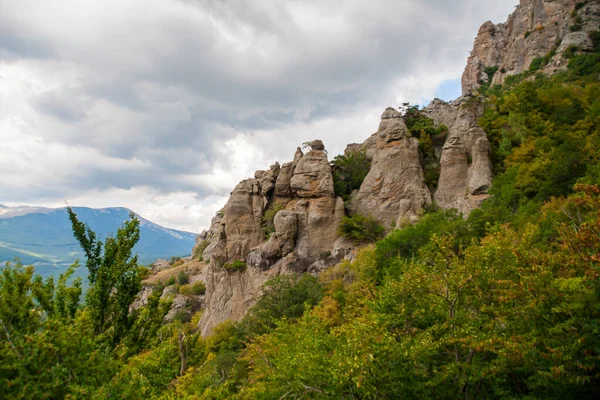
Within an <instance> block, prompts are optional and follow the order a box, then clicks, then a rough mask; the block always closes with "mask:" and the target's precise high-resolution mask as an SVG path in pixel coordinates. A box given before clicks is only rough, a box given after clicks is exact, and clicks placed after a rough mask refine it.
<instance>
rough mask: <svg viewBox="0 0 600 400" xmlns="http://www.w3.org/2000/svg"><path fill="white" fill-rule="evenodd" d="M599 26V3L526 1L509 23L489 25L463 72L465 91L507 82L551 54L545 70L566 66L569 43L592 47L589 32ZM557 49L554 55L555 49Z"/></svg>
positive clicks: (470, 91) (578, 46)
mask: <svg viewBox="0 0 600 400" xmlns="http://www.w3.org/2000/svg"><path fill="white" fill-rule="evenodd" d="M599 25H600V3H599V2H598V1H590V0H588V1H578V0H521V2H520V4H519V5H518V6H517V7H516V10H515V12H514V13H513V14H511V15H510V16H509V17H508V21H507V22H505V23H501V24H497V25H494V24H493V23H492V22H489V21H488V22H486V23H484V24H483V25H482V26H481V28H480V29H479V32H478V33H477V37H476V39H475V45H474V47H473V51H472V52H471V55H470V56H469V59H468V62H467V66H466V68H465V71H464V73H463V76H462V89H463V95H468V94H471V93H473V91H474V90H475V89H477V88H478V87H479V86H480V85H481V84H483V83H487V82H490V79H491V83H492V84H502V83H503V82H504V81H505V79H506V77H507V76H510V75H516V74H520V73H522V72H524V71H526V70H527V69H529V67H530V65H531V62H532V61H533V60H534V59H536V58H538V57H544V56H546V55H551V57H550V61H549V62H548V64H547V65H546V66H544V69H543V72H544V73H552V72H555V71H557V70H561V69H564V68H566V66H567V60H565V58H564V57H563V56H562V54H563V52H564V51H565V50H566V49H567V48H569V46H576V47H572V48H576V49H578V50H580V51H585V50H588V49H590V48H591V41H590V39H589V36H588V33H589V32H591V31H594V30H597V29H598V26H599ZM551 52H553V53H554V54H553V53H551Z"/></svg>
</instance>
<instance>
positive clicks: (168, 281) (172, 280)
mask: <svg viewBox="0 0 600 400" xmlns="http://www.w3.org/2000/svg"><path fill="white" fill-rule="evenodd" d="M175 282H177V280H176V279H175V277H174V276H172V277H170V278H169V279H167V282H166V283H165V286H171V285H174V284H175Z"/></svg>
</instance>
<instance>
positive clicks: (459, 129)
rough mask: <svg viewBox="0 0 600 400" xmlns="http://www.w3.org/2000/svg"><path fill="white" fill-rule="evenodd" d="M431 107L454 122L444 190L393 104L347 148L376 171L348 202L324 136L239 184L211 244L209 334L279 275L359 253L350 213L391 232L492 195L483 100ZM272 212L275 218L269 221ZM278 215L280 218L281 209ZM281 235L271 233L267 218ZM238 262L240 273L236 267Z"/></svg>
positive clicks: (313, 269) (205, 327) (444, 153)
mask: <svg viewBox="0 0 600 400" xmlns="http://www.w3.org/2000/svg"><path fill="white" fill-rule="evenodd" d="M424 112H425V113H426V114H427V115H428V116H429V117H430V118H432V119H433V120H434V121H435V122H436V123H437V124H442V123H443V124H447V125H448V126H449V130H448V132H449V133H448V137H447V140H446V143H445V145H444V146H443V147H441V148H440V149H438V150H439V151H438V154H439V155H440V160H439V162H440V182H439V184H438V187H439V189H438V190H437V191H436V192H435V193H431V192H430V190H429V188H428V187H427V186H426V184H425V179H424V173H423V162H422V155H421V152H420V150H419V141H418V139H417V138H415V137H412V136H411V134H410V132H409V130H408V129H407V126H406V123H405V121H404V118H403V115H402V114H401V113H400V112H399V111H398V110H395V109H393V108H387V109H386V110H385V111H384V112H383V114H382V116H381V122H380V124H379V128H378V130H377V132H375V133H374V134H373V135H371V136H370V137H369V138H368V139H367V140H366V141H365V142H364V143H361V144H350V145H348V147H347V149H346V153H350V152H352V151H356V150H362V151H364V152H365V154H366V156H367V158H368V159H369V160H370V161H371V168H370V170H369V172H368V174H367V176H366V178H365V179H364V181H363V183H362V185H361V187H360V189H359V190H358V191H356V192H355V193H353V195H352V197H351V199H350V201H349V202H348V203H347V204H345V203H344V201H343V200H342V199H341V198H340V197H338V196H336V193H335V190H334V181H333V175H332V169H331V166H330V163H329V161H328V157H327V153H326V151H325V146H324V144H323V143H322V142H321V141H320V140H315V141H312V142H309V143H307V146H306V147H307V148H308V152H306V153H303V152H302V150H301V149H300V148H298V149H297V150H296V153H295V154H294V159H293V161H291V162H288V163H285V164H283V165H279V164H278V163H276V164H274V165H272V166H271V167H270V168H269V169H268V170H259V171H256V173H255V174H254V178H250V179H246V180H244V181H242V182H240V183H239V184H238V185H237V186H236V188H235V189H234V190H233V192H231V197H230V198H229V201H228V202H227V204H226V205H225V207H224V209H223V210H222V212H221V213H219V214H218V215H217V216H215V217H214V218H213V220H212V223H211V228H210V229H209V230H208V232H207V233H206V235H205V237H204V239H203V240H205V241H206V243H205V246H206V248H205V250H204V252H203V254H202V258H203V259H204V260H206V261H207V262H208V266H207V268H206V272H205V276H206V287H207V291H206V298H205V310H204V314H203V315H202V318H201V320H200V328H201V330H202V334H203V335H206V334H209V333H210V332H211V330H212V328H213V327H214V326H216V325H217V324H218V323H220V322H223V321H225V320H228V319H233V320H239V319H241V318H242V317H243V316H244V314H245V313H246V311H247V310H248V308H249V307H251V306H252V305H253V304H254V302H255V301H256V299H257V298H258V297H259V296H260V293H261V288H262V285H263V284H264V283H265V282H266V281H267V280H268V279H270V278H271V277H273V276H275V275H278V274H288V273H297V274H298V273H306V272H308V273H319V272H320V271H322V270H324V269H326V268H327V267H329V266H331V265H334V264H336V263H338V262H340V261H341V260H342V259H343V258H348V257H352V255H353V251H354V249H355V247H354V245H353V243H352V242H350V241H349V240H348V239H346V238H344V237H342V236H340V235H339V233H338V227H339V225H340V222H341V220H342V218H343V217H344V216H346V215H353V214H362V215H370V216H372V217H374V218H375V219H377V220H378V222H379V223H381V224H382V226H384V228H385V229H386V231H390V230H392V229H394V228H396V227H398V228H400V227H402V226H405V225H406V224H412V223H414V222H416V221H417V220H418V219H419V217H420V216H421V215H422V213H423V212H424V209H425V208H426V207H427V206H428V205H430V204H431V203H432V200H433V199H434V198H435V200H436V201H437V202H438V204H439V205H440V206H441V207H442V208H456V209H458V210H459V211H460V212H463V213H464V214H468V213H469V212H470V211H471V210H472V209H473V208H474V207H477V206H478V205H479V204H480V202H481V201H483V199H485V198H486V196H487V188H489V186H490V184H491V178H492V173H491V164H490V159H489V155H488V153H489V143H488V142H487V138H486V136H485V134H484V133H483V131H482V130H481V128H479V127H478V126H477V124H476V120H477V117H478V115H479V114H480V113H481V112H482V106H481V104H480V102H479V101H478V100H476V99H475V100H474V102H473V101H471V102H469V101H467V100H461V101H458V102H454V103H444V102H442V101H440V100H436V101H435V102H433V103H432V104H431V105H430V106H429V107H428V108H427V109H426V110H424ZM269 214H271V215H272V216H271V217H269ZM273 214H274V215H273ZM268 218H272V219H273V221H272V226H273V232H270V233H269V234H268V235H267V234H265V224H266V221H265V220H266V219H268ZM235 263H237V265H238V266H240V265H243V268H241V269H242V270H240V268H236V269H235V270H234V269H233V268H232V267H231V266H232V265H234V264H235Z"/></svg>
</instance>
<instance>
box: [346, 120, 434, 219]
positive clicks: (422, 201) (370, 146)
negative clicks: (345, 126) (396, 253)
mask: <svg viewBox="0 0 600 400" xmlns="http://www.w3.org/2000/svg"><path fill="white" fill-rule="evenodd" d="M363 148H364V150H365V151H366V152H367V156H368V157H371V158H372V161H371V170H370V171H369V173H368V174H367V176H366V178H365V180H364V181H363V183H362V185H361V187H360V190H359V191H358V193H357V194H356V195H355V196H354V200H353V204H352V206H351V209H352V211H353V212H355V213H359V214H363V215H371V216H373V217H374V218H376V219H377V220H378V221H379V222H380V223H381V224H382V225H383V226H384V227H385V228H387V229H388V230H389V229H392V228H393V227H395V226H401V225H403V224H406V223H414V222H416V221H417V219H418V218H419V215H420V214H421V212H422V210H423V208H424V206H426V205H427V204H430V203H431V193H430V192H429V189H428V188H427V186H426V185H425V179H424V174H423V168H422V165H421V156H420V152H419V142H418V140H417V139H415V138H411V137H410V135H409V133H408V129H407V128H406V123H405V122H404V119H403V118H402V114H400V112H399V111H397V110H394V109H393V108H387V109H386V110H385V111H384V112H383V114H382V116H381V122H380V124H379V129H378V131H377V132H376V133H374V134H373V135H372V136H371V137H370V138H369V139H367V140H366V141H365V143H364V144H363Z"/></svg>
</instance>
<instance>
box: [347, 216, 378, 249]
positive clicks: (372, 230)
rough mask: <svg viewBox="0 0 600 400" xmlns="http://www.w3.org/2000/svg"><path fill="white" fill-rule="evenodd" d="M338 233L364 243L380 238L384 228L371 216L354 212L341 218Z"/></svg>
mask: <svg viewBox="0 0 600 400" xmlns="http://www.w3.org/2000/svg"><path fill="white" fill-rule="evenodd" d="M339 233H340V235H342V236H345V237H347V238H350V239H352V240H353V241H354V242H356V243H364V242H374V241H376V240H377V239H381V237H382V236H383V234H384V233H385V229H384V228H383V226H381V224H380V223H379V221H377V220H376V219H375V218H373V217H372V216H370V215H367V216H365V215H361V214H355V215H352V216H348V217H344V218H342V221H341V222H340V227H339Z"/></svg>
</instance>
